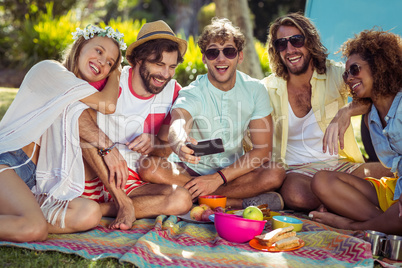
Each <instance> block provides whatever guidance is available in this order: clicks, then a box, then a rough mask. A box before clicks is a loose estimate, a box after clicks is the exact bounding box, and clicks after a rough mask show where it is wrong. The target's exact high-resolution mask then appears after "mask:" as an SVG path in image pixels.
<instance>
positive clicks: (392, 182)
mask: <svg viewBox="0 0 402 268" xmlns="http://www.w3.org/2000/svg"><path fill="white" fill-rule="evenodd" d="M341 49H342V53H343V56H344V57H347V61H346V71H345V72H344V74H343V79H344V81H345V83H346V84H347V85H348V86H349V88H350V91H351V93H352V95H353V98H355V99H359V100H366V101H368V102H370V103H371V109H370V111H369V113H368V116H366V124H367V125H368V128H369V131H370V136H371V138H372V140H373V146H374V149H375V152H376V154H377V156H378V158H379V159H380V161H381V163H382V164H383V166H384V167H386V168H387V169H390V171H391V172H393V173H394V178H387V177H383V178H381V179H380V180H378V179H374V178H365V179H364V180H362V179H360V178H357V177H355V176H353V175H350V174H346V173H342V172H330V171H320V172H317V173H316V175H315V176H314V178H313V182H312V186H311V188H312V190H313V192H314V194H315V195H316V196H317V197H318V198H319V199H320V201H321V202H322V204H323V205H324V206H325V208H324V207H321V208H320V209H319V211H312V212H310V217H311V218H312V219H313V220H316V221H317V222H321V223H324V224H328V225H330V226H333V227H336V228H341V229H349V230H375V231H380V232H384V233H387V234H398V235H402V135H401V133H402V38H401V37H400V36H399V35H397V34H393V33H391V32H385V31H381V30H366V31H363V32H361V33H360V34H358V35H356V36H355V38H353V39H349V40H348V41H346V42H345V43H344V44H343V45H342V48H341ZM327 210H328V211H327Z"/></svg>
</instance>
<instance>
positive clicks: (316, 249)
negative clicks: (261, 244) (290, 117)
mask: <svg viewBox="0 0 402 268" xmlns="http://www.w3.org/2000/svg"><path fill="white" fill-rule="evenodd" d="M301 220H302V221H303V222H304V224H303V229H302V231H301V232H298V234H297V235H298V237H300V238H301V239H303V240H304V242H305V246H303V247H302V248H300V249H297V250H294V251H288V252H262V251H258V250H256V249H253V248H252V247H250V246H249V244H248V243H242V244H240V243H231V242H228V241H226V240H224V239H222V238H220V237H219V236H218V235H217V233H216V230H215V227H214V225H213V224H212V223H211V224H194V223H188V222H185V221H181V220H180V219H178V218H177V217H176V216H169V217H167V216H164V215H161V216H158V217H157V218H156V219H142V220H137V221H136V222H135V223H134V226H133V228H132V229H130V230H128V231H113V230H109V229H107V228H106V226H107V224H108V223H109V222H110V219H108V218H104V219H102V223H101V225H100V226H98V227H97V228H96V229H94V230H91V231H88V232H84V233H76V234H66V235H49V237H48V239H47V240H46V241H44V242H37V243H11V242H5V241H0V246H14V247H22V248H28V249H32V250H38V251H47V250H51V251H59V252H64V253H69V254H71V253H72V254H77V255H79V256H81V257H84V258H87V259H100V258H116V259H119V261H120V262H121V263H122V262H128V263H132V264H134V265H136V266H138V267H164V266H171V267H193V268H194V267H272V266H274V267H318V266H320V267H323V266H324V267H373V265H374V259H373V256H372V253H371V250H370V244H369V243H367V242H365V241H363V240H362V239H361V238H362V235H363V234H362V232H352V231H347V230H339V229H334V228H330V227H328V226H326V225H322V224H319V223H316V222H313V221H310V220H308V219H303V218H301ZM265 228H266V230H267V231H270V230H271V225H270V223H269V222H268V223H267V225H266V227H265Z"/></svg>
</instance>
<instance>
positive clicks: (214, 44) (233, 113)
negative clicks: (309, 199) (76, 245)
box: [141, 18, 285, 210]
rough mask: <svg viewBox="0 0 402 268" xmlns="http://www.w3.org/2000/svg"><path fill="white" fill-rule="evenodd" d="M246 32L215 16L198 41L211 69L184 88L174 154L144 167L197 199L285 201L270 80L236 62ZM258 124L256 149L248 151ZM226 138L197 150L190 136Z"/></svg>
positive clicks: (176, 114)
mask: <svg viewBox="0 0 402 268" xmlns="http://www.w3.org/2000/svg"><path fill="white" fill-rule="evenodd" d="M244 42H245V37H244V35H243V34H242V33H241V32H240V30H239V29H238V28H237V27H234V26H233V25H232V23H231V22H230V21H229V20H228V19H217V18H214V19H213V20H212V24H210V25H208V26H207V27H205V29H204V31H203V33H202V35H201V36H200V38H199V41H198V45H199V47H200V49H201V52H202V54H203V56H202V59H203V62H204V63H205V64H206V65H207V68H208V73H207V74H205V75H200V76H198V77H197V79H196V81H194V82H193V83H191V84H190V85H189V86H188V87H185V88H183V90H181V91H180V93H179V97H178V98H177V100H176V102H175V104H174V106H173V110H172V113H171V115H172V121H171V126H170V129H169V139H168V140H169V143H170V146H171V148H172V150H173V152H174V153H175V154H172V155H171V156H170V159H169V160H170V162H168V161H165V160H161V159H157V158H154V161H149V162H150V166H148V168H147V169H144V170H143V171H144V172H145V173H146V174H145V173H144V174H143V173H141V175H142V176H143V177H145V178H147V179H150V181H152V182H157V183H168V184H176V185H179V186H184V187H185V188H187V189H188V190H189V192H190V193H191V195H192V198H193V200H197V197H198V196H201V195H209V194H213V195H224V196H227V198H228V199H227V204H226V205H227V206H231V207H236V208H242V207H243V208H244V207H247V206H250V205H260V204H268V206H269V208H270V209H272V210H280V209H282V208H283V200H282V198H281V196H280V195H279V194H278V193H276V192H272V191H274V190H276V189H277V188H279V187H280V185H281V184H282V182H283V179H284V175H285V172H284V169H283V168H282V167H280V166H278V165H277V164H276V163H273V162H272V161H271V151H272V135H273V124H272V118H271V115H270V113H271V111H272V108H271V105H270V101H269V96H268V94H267V91H266V90H265V88H264V85H263V84H262V83H261V82H260V81H258V80H256V79H253V78H251V77H249V76H248V75H246V74H244V73H241V72H239V71H237V70H236V67H237V65H238V64H240V63H241V62H242V61H243V47H244ZM247 128H249V130H250V138H251V141H252V143H253V146H254V147H253V149H252V150H250V151H248V152H247V153H244V150H243V146H242V140H243V137H244V135H245V133H246V131H247ZM216 138H220V139H222V141H223V147H224V152H220V153H217V154H211V155H206V156H201V157H200V156H195V155H194V150H193V149H191V148H190V146H187V145H186V142H190V143H193V144H197V141H201V140H210V139H216Z"/></svg>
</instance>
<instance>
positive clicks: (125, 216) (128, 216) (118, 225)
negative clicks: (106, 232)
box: [109, 204, 136, 230]
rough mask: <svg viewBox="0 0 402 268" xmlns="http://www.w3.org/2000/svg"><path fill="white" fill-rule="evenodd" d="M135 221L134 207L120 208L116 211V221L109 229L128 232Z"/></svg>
mask: <svg viewBox="0 0 402 268" xmlns="http://www.w3.org/2000/svg"><path fill="white" fill-rule="evenodd" d="M135 220H136V218H135V211H134V206H132V205H131V204H130V205H129V206H121V207H120V208H119V209H118V212H117V216H116V219H115V220H114V221H113V222H112V223H111V224H110V225H109V229H114V230H116V229H120V230H128V229H130V228H131V227H132V226H133V222H134V221H135Z"/></svg>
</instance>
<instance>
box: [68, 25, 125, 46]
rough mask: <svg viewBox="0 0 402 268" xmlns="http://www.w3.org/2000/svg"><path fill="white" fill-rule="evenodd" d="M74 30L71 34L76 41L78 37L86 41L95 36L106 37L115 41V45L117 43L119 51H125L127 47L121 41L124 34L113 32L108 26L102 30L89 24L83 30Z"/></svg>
mask: <svg viewBox="0 0 402 268" xmlns="http://www.w3.org/2000/svg"><path fill="white" fill-rule="evenodd" d="M76 30H77V31H76V32H73V33H71V34H72V35H73V39H74V40H77V39H78V38H79V37H80V36H83V37H84V38H85V40H88V39H90V38H93V37H95V36H102V37H105V36H106V37H109V38H113V39H114V40H116V41H117V43H119V47H120V49H121V50H126V48H127V45H126V43H124V39H123V37H124V34H122V33H120V32H119V31H118V30H116V31H115V30H113V28H112V27H110V26H106V27H105V29H102V28H100V27H98V26H94V25H91V24H89V25H88V26H87V27H85V29H84V30H81V29H80V28H77V29H76Z"/></svg>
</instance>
